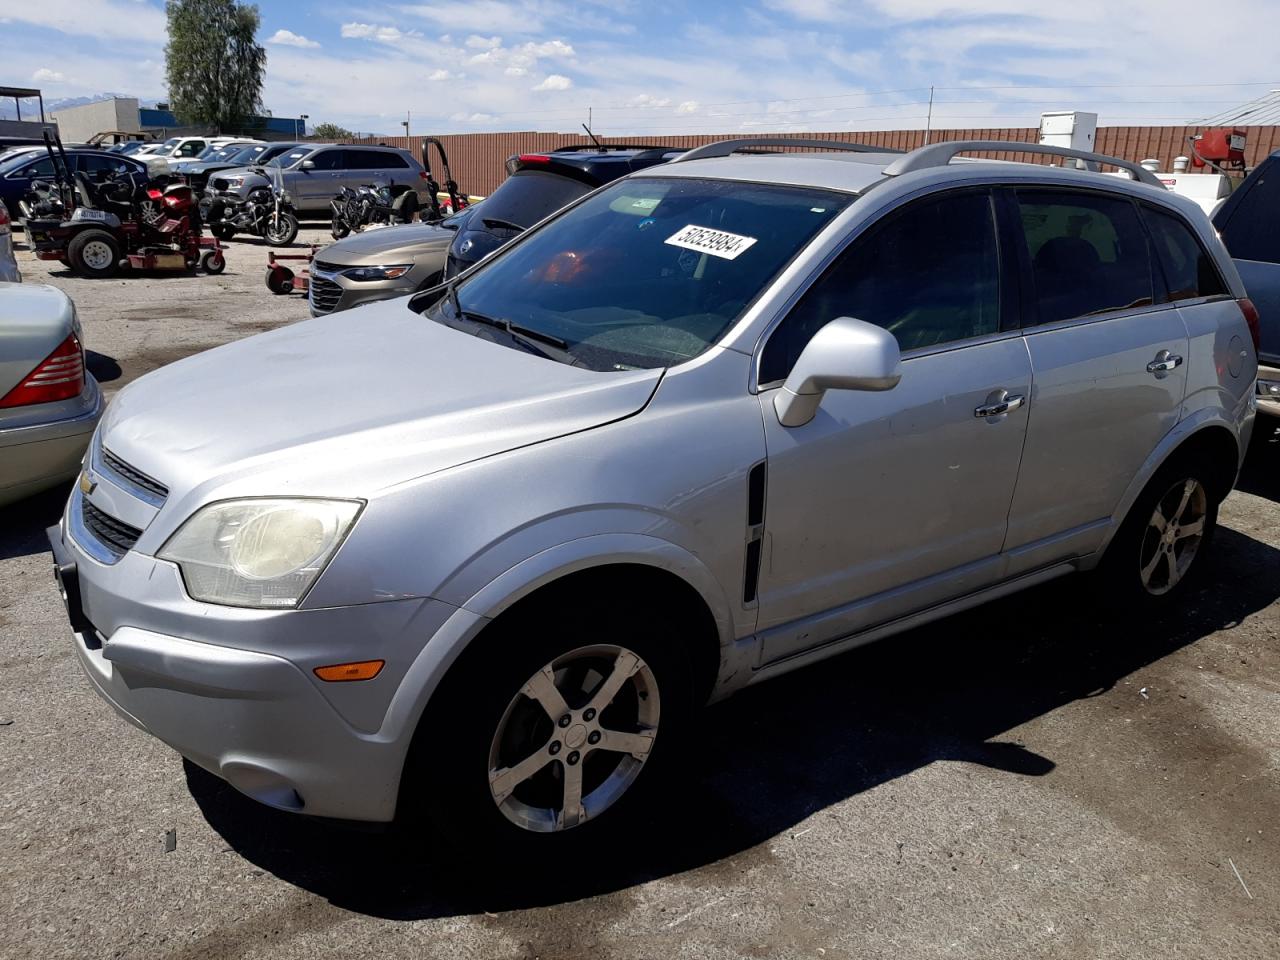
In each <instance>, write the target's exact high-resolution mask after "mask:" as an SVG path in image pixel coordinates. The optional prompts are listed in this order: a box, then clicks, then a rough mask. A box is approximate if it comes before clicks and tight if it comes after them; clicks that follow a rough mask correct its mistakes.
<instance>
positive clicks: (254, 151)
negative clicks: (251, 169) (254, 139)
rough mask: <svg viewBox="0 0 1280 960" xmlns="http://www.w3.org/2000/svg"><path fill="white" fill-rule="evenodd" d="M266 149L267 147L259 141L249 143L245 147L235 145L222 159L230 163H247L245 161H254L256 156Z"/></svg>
mask: <svg viewBox="0 0 1280 960" xmlns="http://www.w3.org/2000/svg"><path fill="white" fill-rule="evenodd" d="M266 149H267V148H266V147H265V146H264V145H262V144H260V143H258V144H250V145H249V146H247V147H246V146H239V147H236V148H235V149H234V150H233V151H232V152H231V153H230V154H229V155H228V156H226V157H223V158H222V159H224V160H227V161H229V162H232V163H245V164H247V163H251V162H253V161H256V160H257V159H258V156H259V155H260V154H261V153H262V152H263V151H264V150H266Z"/></svg>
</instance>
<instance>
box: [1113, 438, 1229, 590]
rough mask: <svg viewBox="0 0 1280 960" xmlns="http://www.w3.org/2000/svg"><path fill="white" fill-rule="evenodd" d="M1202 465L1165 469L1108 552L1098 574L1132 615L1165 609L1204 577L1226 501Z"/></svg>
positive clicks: (1178, 461)
mask: <svg viewBox="0 0 1280 960" xmlns="http://www.w3.org/2000/svg"><path fill="white" fill-rule="evenodd" d="M1202 460H1203V458H1192V457H1185V456H1184V457H1177V458H1175V459H1174V460H1172V461H1170V462H1169V463H1167V464H1165V465H1164V466H1163V467H1161V468H1160V469H1159V470H1158V471H1157V472H1156V474H1155V476H1154V477H1152V478H1151V480H1150V482H1148V484H1147V485H1146V487H1145V488H1144V489H1143V491H1142V493H1141V494H1140V495H1139V496H1138V499H1137V500H1136V501H1134V504H1133V506H1132V508H1130V510H1129V515H1128V516H1127V517H1126V518H1125V521H1124V523H1123V525H1122V526H1121V527H1120V530H1119V531H1118V532H1117V533H1116V536H1115V539H1114V540H1113V541H1112V542H1111V545H1110V546H1109V547H1108V548H1107V554H1106V557H1105V558H1104V559H1103V562H1102V566H1101V570H1100V572H1101V573H1102V575H1103V576H1104V577H1105V578H1106V585H1107V587H1108V589H1109V591H1110V592H1111V594H1112V595H1113V597H1114V598H1115V599H1116V600H1118V601H1120V602H1121V603H1122V604H1123V605H1124V606H1125V607H1127V608H1129V609H1130V610H1133V609H1134V608H1137V609H1139V610H1147V609H1151V608H1153V607H1159V606H1164V605H1165V604H1167V603H1169V602H1170V601H1172V600H1173V599H1174V598H1176V597H1180V596H1182V595H1184V594H1185V593H1186V592H1187V591H1188V589H1190V588H1191V587H1194V584H1195V582H1196V580H1198V579H1199V578H1200V576H1202V575H1203V573H1204V568H1205V567H1206V566H1207V562H1206V559H1205V558H1206V556H1207V555H1208V553H1209V549H1210V547H1211V546H1212V543H1213V535H1214V532H1215V531H1216V530H1217V527H1218V505H1219V503H1220V502H1221V499H1222V498H1221V496H1220V495H1219V493H1218V492H1217V485H1216V484H1215V483H1214V476H1213V474H1212V472H1211V471H1209V470H1207V469H1206V468H1205V466H1204V464H1203V462H1202Z"/></svg>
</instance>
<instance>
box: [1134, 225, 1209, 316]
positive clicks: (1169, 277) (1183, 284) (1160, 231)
mask: <svg viewBox="0 0 1280 960" xmlns="http://www.w3.org/2000/svg"><path fill="white" fill-rule="evenodd" d="M1142 216H1143V218H1144V219H1145V220H1146V221H1147V229H1148V230H1149V231H1150V232H1151V243H1152V245H1153V246H1154V247H1155V254H1156V259H1157V260H1158V261H1159V263H1160V268H1161V270H1162V272H1163V273H1164V279H1165V285H1166V287H1167V290H1166V291H1164V292H1163V294H1162V295H1161V296H1160V298H1159V299H1160V300H1161V301H1163V302H1170V301H1177V300H1194V299H1197V298H1199V297H1217V296H1221V295H1223V294H1225V293H1226V292H1227V287H1226V284H1224V283H1223V282H1222V277H1221V276H1220V275H1219V274H1218V268H1217V266H1216V265H1215V264H1214V262H1213V258H1212V257H1211V256H1209V254H1208V252H1207V251H1206V250H1205V248H1204V247H1203V246H1202V245H1201V243H1200V241H1199V240H1198V239H1197V238H1196V235H1195V233H1194V232H1193V231H1192V229H1191V228H1190V227H1189V226H1188V225H1187V224H1186V222H1185V221H1183V219H1182V218H1181V217H1179V216H1177V215H1176V214H1172V213H1167V212H1165V211H1163V210H1157V209H1156V208H1155V207H1148V206H1145V205H1144V206H1143V209H1142Z"/></svg>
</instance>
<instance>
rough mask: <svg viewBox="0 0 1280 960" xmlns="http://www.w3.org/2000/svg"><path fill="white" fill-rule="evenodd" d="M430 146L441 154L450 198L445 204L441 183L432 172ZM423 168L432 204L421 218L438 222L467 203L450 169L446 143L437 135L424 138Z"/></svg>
mask: <svg viewBox="0 0 1280 960" xmlns="http://www.w3.org/2000/svg"><path fill="white" fill-rule="evenodd" d="M428 146H434V147H435V148H436V151H437V152H438V153H439V154H440V166H441V168H442V169H443V170H444V189H445V191H446V192H447V193H448V194H449V199H448V201H447V202H446V203H444V204H442V203H441V202H440V184H439V183H437V182H436V178H435V175H434V174H432V172H431V157H430V155H429V153H428V151H427V147H428ZM422 169H423V170H425V171H426V173H427V195H428V197H429V198H430V199H428V201H427V202H428V204H430V206H429V208H428V211H429V212H428V213H427V215H426V216H424V217H422V218H421V219H422V220H423V221H424V222H426V223H438V222H439V221H441V220H443V219H444V218H445V217H450V216H453V214H455V213H457V212H458V211H459V210H461V209H462V208H463V207H465V206H466V205H467V198H466V197H464V196H462V195H461V194H460V193H458V184H457V182H456V181H455V180H454V179H453V173H452V172H451V171H450V170H449V156H448V154H446V153H445V152H444V144H443V143H441V142H440V141H439V140H437V139H436V138H435V137H423V138H422Z"/></svg>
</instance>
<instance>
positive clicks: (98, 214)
mask: <svg viewBox="0 0 1280 960" xmlns="http://www.w3.org/2000/svg"><path fill="white" fill-rule="evenodd" d="M110 216H111V214H109V213H107V211H105V210H90V209H89V208H88V207H76V212H75V213H73V214H71V219H72V220H96V221H98V222H99V223H101V222H103V221H105V220H106V219H107V218H108V217H110Z"/></svg>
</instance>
